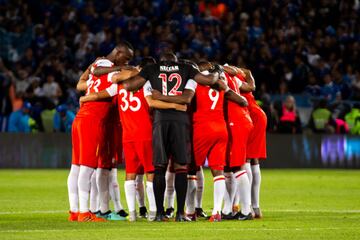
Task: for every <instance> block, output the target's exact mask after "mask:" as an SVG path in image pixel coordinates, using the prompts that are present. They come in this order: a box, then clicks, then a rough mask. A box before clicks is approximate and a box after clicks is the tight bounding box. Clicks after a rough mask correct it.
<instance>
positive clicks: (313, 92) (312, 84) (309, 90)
mask: <svg viewBox="0 0 360 240" xmlns="http://www.w3.org/2000/svg"><path fill="white" fill-rule="evenodd" d="M305 93H306V94H307V95H309V96H310V97H313V98H318V97H319V96H320V93H321V88H320V86H319V84H318V82H317V81H316V77H315V75H314V74H310V76H309V84H308V85H307V86H306V87H305Z"/></svg>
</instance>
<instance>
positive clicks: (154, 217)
mask: <svg viewBox="0 0 360 240" xmlns="http://www.w3.org/2000/svg"><path fill="white" fill-rule="evenodd" d="M147 219H148V221H149V222H153V221H155V219H156V212H152V211H150V212H149V216H148V218H147Z"/></svg>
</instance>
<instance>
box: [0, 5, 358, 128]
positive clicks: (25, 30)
mask: <svg viewBox="0 0 360 240" xmlns="http://www.w3.org/2000/svg"><path fill="white" fill-rule="evenodd" d="M359 17H360V3H359V0H342V1H339V0H337V1H336V0H321V1H304V0H284V1H276V0H273V1H271V0H262V1H260V0H248V1H241V0H222V1H221V0H219V1H216V0H205V1H204V0H203V1H172V0H153V1H149V0H142V1H132V0H124V1H116V0H102V1H85V0H67V1H54V0H41V1H38V0H27V1H24V0H17V1H11V0H0V43H1V44H0V84H1V89H0V130H1V131H25V132H33V131H45V132H52V131H69V129H70V128H71V122H72V119H73V118H74V113H76V110H77V108H78V97H79V93H78V92H76V90H75V86H76V83H77V81H78V78H79V76H80V74H81V73H82V71H83V70H85V69H86V68H87V66H88V65H89V64H91V63H92V62H93V61H94V60H95V59H96V57H98V56H105V55H106V54H107V53H109V52H110V50H112V49H113V48H114V46H116V44H117V43H118V42H119V41H120V40H122V39H125V40H127V41H129V42H131V43H132V44H133V46H134V47H135V49H136V51H135V58H134V60H133V62H132V63H133V64H137V63H138V62H139V61H140V60H141V59H142V58H143V57H146V56H154V57H155V58H156V57H157V56H159V54H160V53H161V52H163V51H167V50H172V51H174V52H176V54H177V55H178V57H180V58H185V59H191V60H194V61H195V62H197V61H199V60H201V59H208V60H210V61H215V62H219V63H229V64H233V65H237V66H242V67H247V68H249V69H251V70H252V73H253V75H254V77H255V80H256V81H257V91H256V96H257V99H258V100H259V102H260V104H262V106H263V108H264V110H265V111H266V113H267V115H268V118H269V126H268V130H269V131H272V132H287V133H299V132H302V131H303V129H304V127H305V126H308V127H309V128H310V129H312V130H313V131H314V132H334V133H343V132H351V133H353V134H360V110H359V109H360V108H359V104H358V103H359V101H360V66H359V65H360V59H359V52H360V21H359ZM290 94H292V95H293V96H294V97H293V96H291V95H290ZM69 126H70V128H69Z"/></svg>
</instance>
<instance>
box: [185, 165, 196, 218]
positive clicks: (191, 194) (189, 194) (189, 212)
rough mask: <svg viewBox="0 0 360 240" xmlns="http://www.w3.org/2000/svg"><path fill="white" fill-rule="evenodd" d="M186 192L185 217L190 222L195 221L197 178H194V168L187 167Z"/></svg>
mask: <svg viewBox="0 0 360 240" xmlns="http://www.w3.org/2000/svg"><path fill="white" fill-rule="evenodd" d="M187 179H188V180H187V184H188V187H187V191H186V200H185V204H186V211H185V213H186V216H188V217H189V218H190V219H191V220H192V221H196V212H195V206H196V205H195V203H196V189H197V178H196V167H194V166H191V165H190V166H189V170H188V177H187Z"/></svg>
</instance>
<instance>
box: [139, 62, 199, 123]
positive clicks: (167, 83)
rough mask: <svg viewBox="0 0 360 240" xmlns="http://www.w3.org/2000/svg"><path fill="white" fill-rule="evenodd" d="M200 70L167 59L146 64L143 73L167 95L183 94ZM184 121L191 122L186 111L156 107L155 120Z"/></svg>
mask: <svg viewBox="0 0 360 240" xmlns="http://www.w3.org/2000/svg"><path fill="white" fill-rule="evenodd" d="M198 72H199V71H198V70H197V69H196V68H194V67H193V66H191V65H189V64H184V63H178V62H172V61H166V62H159V63H157V64H152V65H148V66H146V67H145V68H144V69H143V70H142V71H141V73H140V74H141V75H142V76H143V77H144V78H145V79H146V80H149V81H150V83H151V87H152V88H153V89H154V90H158V91H159V92H161V93H162V94H163V95H165V96H177V95H181V94H182V93H183V92H184V90H185V89H186V86H187V83H188V81H189V80H190V79H193V78H194V76H195V75H196V74H197V73H198ZM168 120H170V121H183V122H189V118H188V114H187V113H186V112H182V111H177V110H172V109H155V111H154V122H157V121H168Z"/></svg>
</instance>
